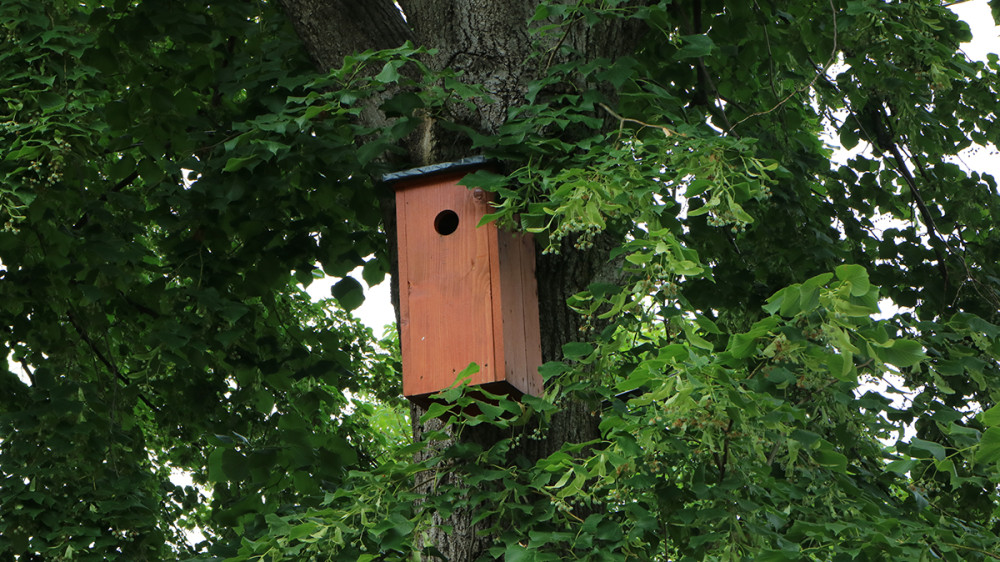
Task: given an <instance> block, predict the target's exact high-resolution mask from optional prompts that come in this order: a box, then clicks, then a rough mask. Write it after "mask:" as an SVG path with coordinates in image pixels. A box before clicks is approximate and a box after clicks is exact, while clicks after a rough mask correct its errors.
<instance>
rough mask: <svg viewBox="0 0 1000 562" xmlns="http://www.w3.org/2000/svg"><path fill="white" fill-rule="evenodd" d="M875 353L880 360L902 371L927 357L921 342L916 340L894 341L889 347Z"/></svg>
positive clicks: (881, 348)
mask: <svg viewBox="0 0 1000 562" xmlns="http://www.w3.org/2000/svg"><path fill="white" fill-rule="evenodd" d="M875 351H876V354H877V355H878V356H879V358H880V359H882V360H883V361H885V362H886V363H891V364H893V365H895V366H897V367H899V368H901V369H904V368H906V367H912V366H914V365H916V364H917V363H920V362H921V361H923V360H924V359H925V358H926V357H927V355H926V354H925V353H924V350H923V346H922V345H921V344H920V342H917V341H914V340H893V341H892V344H891V345H889V346H888V347H879V348H876V350H875Z"/></svg>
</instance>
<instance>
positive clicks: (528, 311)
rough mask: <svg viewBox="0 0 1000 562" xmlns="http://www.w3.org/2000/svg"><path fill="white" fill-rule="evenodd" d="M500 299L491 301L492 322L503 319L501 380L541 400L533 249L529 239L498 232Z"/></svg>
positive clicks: (529, 237) (539, 348)
mask: <svg viewBox="0 0 1000 562" xmlns="http://www.w3.org/2000/svg"><path fill="white" fill-rule="evenodd" d="M497 241H498V250H499V251H498V256H499V270H498V271H499V281H500V295H501V297H500V299H494V318H495V319H497V318H499V319H502V328H500V329H498V333H502V334H503V346H502V349H501V347H500V346H497V361H498V363H500V362H501V361H502V363H500V364H503V365H504V379H505V380H506V381H507V382H508V383H509V384H510V385H511V386H513V387H514V388H516V389H518V390H519V391H521V392H522V393H525V394H531V395H534V396H540V395H541V394H542V377H541V375H539V374H538V367H539V366H541V364H542V351H541V340H540V335H539V324H538V285H537V283H536V281H535V245H534V241H533V240H532V238H531V236H530V235H525V234H516V233H510V232H506V231H498V232H497Z"/></svg>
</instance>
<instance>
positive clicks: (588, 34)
mask: <svg viewBox="0 0 1000 562" xmlns="http://www.w3.org/2000/svg"><path fill="white" fill-rule="evenodd" d="M280 1H281V4H282V6H283V7H284V9H285V11H286V13H287V14H288V17H289V18H290V20H291V21H292V23H293V25H294V26H295V28H296V30H297V32H298V34H299V35H300V37H301V38H302V41H303V43H304V44H305V47H306V49H307V50H308V52H309V53H310V55H311V56H312V57H313V59H314V60H315V61H316V64H317V65H318V66H319V67H320V68H321V69H324V70H326V69H330V68H334V67H337V66H339V65H340V64H342V60H343V57H345V56H347V55H348V54H350V53H352V52H360V51H363V50H365V49H380V48H391V47H395V46H398V45H400V44H402V43H403V42H404V41H406V40H413V41H414V42H415V43H416V44H417V45H419V46H424V47H427V48H432V49H435V50H436V53H435V54H434V55H433V56H431V57H429V58H428V60H427V61H426V63H427V64H428V65H429V66H430V68H432V69H435V70H440V69H445V68H448V69H451V70H454V71H456V72H460V73H461V75H460V76H461V80H463V81H464V82H466V83H468V84H477V85H479V86H481V87H483V88H485V90H486V91H487V93H488V94H489V99H479V100H475V107H474V109H472V110H468V109H466V108H464V107H462V106H460V105H459V104H455V106H454V107H451V108H448V109H449V111H450V114H449V115H448V119H449V120H452V121H456V122H460V123H462V124H464V125H467V126H471V127H473V128H474V129H476V130H478V131H479V132H481V133H483V134H492V133H495V132H496V131H497V130H498V128H499V127H500V126H501V125H502V124H503V123H504V121H505V119H506V118H507V115H508V111H509V109H510V108H512V107H514V106H516V105H518V104H521V103H524V101H525V95H526V91H527V86H528V84H529V83H530V82H531V81H532V80H534V79H536V78H538V77H539V76H541V75H542V74H544V73H545V72H546V71H547V70H548V68H549V67H550V66H551V65H552V64H558V63H560V62H563V61H564V60H565V58H564V56H563V55H562V54H561V49H560V48H561V47H570V48H572V50H573V51H575V52H584V53H587V54H588V57H590V58H597V57H609V58H614V57H615V56H616V55H622V54H629V53H631V52H632V50H633V47H634V45H635V42H636V39H637V36H638V30H637V29H634V28H632V27H631V26H634V25H635V24H634V23H632V22H630V21H629V20H625V19H616V20H612V21H610V22H609V23H606V24H599V25H596V26H587V25H585V24H584V23H583V22H582V21H579V20H577V21H575V22H574V23H571V24H568V26H567V27H566V28H565V29H564V35H562V36H561V37H559V38H558V39H555V38H554V39H550V40H549V41H550V43H551V45H549V49H551V51H550V52H549V54H547V55H545V56H543V57H540V58H537V59H534V60H532V59H531V54H532V52H533V51H534V50H535V49H537V45H534V44H533V42H537V41H539V38H538V37H536V36H532V35H531V34H530V32H529V27H528V23H527V22H528V19H529V18H530V17H531V16H532V14H534V13H535V8H536V6H537V5H538V4H539V1H538V0H510V1H505V2H496V1H495V0H400V2H399V3H400V5H401V7H402V9H403V11H404V13H405V19H404V17H403V16H401V15H400V12H399V11H398V10H396V8H395V7H394V6H393V3H392V2H391V1H390V0H378V1H368V2H352V1H350V0H333V1H330V0H280ZM390 8H391V9H390ZM529 61H530V62H529ZM363 118H364V119H366V120H367V122H366V124H368V125H373V124H374V125H382V124H384V123H385V121H384V116H376V115H368V114H367V113H366V114H365V115H363ZM379 119H382V121H379ZM423 134H424V135H425V138H423V139H420V141H419V142H423V143H425V145H426V146H424V147H422V148H419V147H412V146H411V147H408V148H410V151H409V152H410V154H411V158H412V160H413V161H412V162H410V165H412V166H419V165H426V164H430V163H435V162H447V161H451V160H456V159H459V158H462V157H466V156H470V155H471V154H469V147H468V144H467V142H466V141H465V140H464V139H463V138H461V137H460V136H459V135H457V134H455V133H451V132H449V131H445V130H442V129H440V128H438V127H436V126H435V123H434V122H433V121H431V122H429V123H428V124H427V130H426V131H424V132H423ZM428 135H429V138H428ZM413 142H418V141H417V140H416V139H415V140H414V141H413ZM427 147H432V148H433V150H425V148H427ZM383 203H384V205H385V206H386V208H385V209H384V210H383V217H384V218H385V222H386V224H385V227H386V232H387V234H390V240H389V241H388V242H389V244H390V246H394V245H395V240H394V239H393V238H394V236H391V234H392V233H393V232H395V224H394V222H395V218H394V214H393V213H392V212H391V205H392V202H391V201H389V200H386V201H384V202H383ZM564 246H565V247H564V248H563V251H562V252H561V253H560V254H550V255H545V256H542V255H539V256H538V258H537V263H536V271H537V280H538V295H539V311H540V325H541V340H542V359H543V361H554V360H560V359H562V346H563V344H565V343H567V342H569V341H575V340H579V339H582V337H581V332H580V328H581V325H582V319H581V318H580V317H579V316H578V315H577V314H576V313H574V312H573V311H571V310H570V309H569V308H568V307H567V306H566V299H567V298H568V297H569V296H571V295H572V294H574V293H576V292H578V291H580V290H582V289H584V288H586V287H587V285H588V284H589V283H590V282H591V281H592V280H593V279H594V277H595V276H596V275H598V274H599V271H600V269H601V268H602V267H607V259H606V258H607V255H608V251H609V250H610V245H609V244H597V245H595V247H594V248H593V249H591V250H589V251H585V252H584V251H578V250H574V249H573V248H572V244H571V243H569V242H568V241H567V243H566V244H564ZM390 255H391V256H392V257H393V259H394V258H395V254H394V252H391V253H390ZM394 266H395V264H394ZM395 272H396V268H395V267H393V278H392V283H393V285H394V286H393V290H392V294H393V305H394V307H395V308H396V311H397V312H396V315H397V320H398V315H399V312H398V310H399V301H398V288H397V287H396V286H395V284H396V276H395ZM397 324H398V322H397ZM593 409H594V408H592V407H590V406H588V405H586V404H579V403H568V404H567V405H566V407H565V409H564V411H563V412H562V414H561V415H559V416H555V417H554V419H553V420H552V421H551V423H550V424H549V427H548V429H547V432H546V435H545V436H544V437H543V438H542V439H541V440H534V441H532V440H522V442H524V443H526V444H525V445H524V446H523V447H522V448H521V449H519V450H518V451H517V452H518V454H522V455H524V456H526V457H527V458H528V459H529V460H531V461H535V460H538V459H540V458H543V457H545V456H547V455H549V454H551V453H552V452H553V451H555V450H557V449H558V448H559V447H560V446H561V445H562V444H563V443H567V442H582V441H587V440H590V439H594V438H595V437H597V436H598V428H597V423H598V421H599V418H598V417H597V415H596V414H595V412H593ZM423 413H424V410H423V409H422V408H420V407H417V406H413V407H412V409H411V416H412V420H413V431H414V438H415V439H420V437H421V435H423V433H425V432H426V431H429V430H433V429H437V428H438V427H439V423H438V422H437V421H436V420H432V421H431V422H429V423H428V424H426V426H424V425H421V424H420V423H418V421H417V420H419V418H420V416H421V415H422V414H423ZM480 427H481V426H479V427H469V428H465V431H464V432H463V435H462V439H463V441H471V442H476V443H478V444H480V445H482V446H483V447H489V446H490V445H491V444H492V443H494V442H495V441H494V440H495V439H496V436H495V431H490V429H492V428H489V429H486V430H483V429H480ZM446 445H447V443H441V444H439V446H446ZM440 484H441V483H440V482H438V485H440ZM432 485H433V483H432V482H428V483H427V484H426V485H423V486H420V485H418V489H420V490H422V491H423V492H425V493H433V490H432V487H431V486H432ZM474 516H475V513H472V512H471V511H470V510H456V511H455V512H454V513H452V514H451V515H450V517H448V518H447V519H445V518H442V517H435V518H434V528H432V529H431V530H430V536H429V537H428V538H430V539H431V541H432V542H433V544H434V545H435V546H436V547H437V549H438V551H440V552H441V553H442V555H443V556H444V557H445V559H446V560H451V561H468V560H475V559H477V558H479V557H480V556H482V555H483V554H484V553H485V551H486V549H487V548H488V547H489V546H490V544H491V538H490V537H488V536H480V535H479V534H477V532H476V531H477V530H479V529H482V528H485V526H487V525H488V524H489V521H483V522H480V523H479V524H478V525H473V524H472V519H473V517H474ZM444 526H449V527H451V528H452V531H451V532H450V533H446V532H445V531H444V530H443V527H444Z"/></svg>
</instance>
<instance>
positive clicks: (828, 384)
mask: <svg viewBox="0 0 1000 562" xmlns="http://www.w3.org/2000/svg"><path fill="white" fill-rule="evenodd" d="M785 4H788V3H775V2H770V1H767V0H760V1H758V2H753V3H747V2H728V3H723V2H721V1H719V0H703V1H702V2H691V3H682V2H669V1H665V2H659V3H656V2H625V1H615V0H604V1H601V2H597V1H593V0H580V1H578V2H575V3H562V2H543V3H539V4H538V6H537V9H536V10H535V11H534V15H533V17H532V18H531V19H530V21H526V22H524V29H525V30H530V32H531V33H532V34H533V35H532V37H533V38H534V40H535V41H536V43H537V47H538V48H537V53H536V56H535V57H534V58H532V59H531V60H528V61H526V62H525V64H526V65H532V68H537V69H539V72H538V74H539V78H538V79H537V80H535V81H533V82H532V83H531V84H530V85H529V86H528V88H527V90H526V92H525V95H524V96H523V100H522V103H520V104H519V105H516V106H514V107H512V108H511V109H510V111H509V113H508V115H507V116H506V119H505V121H504V123H503V124H502V125H501V126H500V127H498V128H497V130H495V131H490V133H489V134H486V133H485V132H483V131H480V130H476V129H475V128H472V127H469V126H468V124H467V123H463V122H461V120H459V119H452V116H453V115H455V114H456V113H461V109H462V107H464V106H465V104H467V103H469V102H468V100H470V99H476V98H479V99H481V98H483V97H488V96H489V95H490V94H489V92H488V91H487V89H486V86H485V85H477V84H469V83H466V82H464V81H463V80H462V76H461V75H459V74H457V73H455V72H452V71H450V70H449V69H444V70H432V69H430V68H428V67H427V66H426V65H425V64H424V62H423V61H424V59H425V56H426V55H427V53H428V51H427V49H425V48H424V47H422V46H415V45H412V44H405V45H402V46H400V47H398V48H395V49H389V50H383V51H378V52H374V51H365V52H361V53H356V54H354V55H352V56H349V57H347V59H346V60H345V61H344V64H343V66H342V67H340V68H337V69H334V70H332V71H330V72H317V71H316V70H315V68H314V67H313V66H312V63H311V62H310V61H309V59H308V58H307V56H306V54H305V51H304V50H303V49H302V48H301V45H300V43H299V40H298V38H297V36H296V35H295V32H294V30H293V29H292V28H291V26H290V25H289V24H288V23H287V20H286V18H285V15H284V14H283V13H282V12H281V10H280V8H279V7H278V6H277V5H276V4H275V3H274V2H255V3H251V2H240V1H226V0H223V1H220V2H213V3H207V4H206V3H203V2H194V1H179V2H171V3H164V2H148V1H147V2H122V1H117V2H105V3H102V2H90V1H84V2H77V3H58V2H56V3H45V2H29V1H26V0H7V1H4V2H3V3H2V4H0V25H2V27H3V29H2V33H3V36H2V38H0V40H2V43H0V92H2V93H3V98H4V100H5V101H4V106H2V107H0V136H2V142H0V177H2V178H3V182H2V184H0V222H2V223H3V230H2V232H0V262H2V264H3V266H2V268H0V335H2V341H3V345H4V349H5V352H6V353H8V354H9V355H10V359H11V361H12V362H13V363H15V364H17V365H19V366H20V367H21V368H22V369H23V371H24V373H25V374H24V375H22V376H18V375H17V374H15V373H14V372H13V371H11V370H3V371H2V372H0V554H2V557H3V558H4V559H21V560H32V559H41V558H45V559H54V560H58V559H78V558H79V559H91V558H92V559H111V558H115V557H118V558H119V559H122V560H141V559H149V560H158V559H166V558H171V557H179V558H190V559H215V558H218V559H231V560H247V559H280V558H283V557H284V558H299V559H306V558H308V556H310V555H314V556H316V557H317V558H319V559H325V557H331V558H334V559H354V558H357V559H362V560H371V559H380V560H381V559H405V558H408V557H409V556H410V555H411V554H412V553H420V552H423V553H426V554H433V553H434V551H435V550H434V549H435V547H434V545H432V544H428V542H427V540H426V534H425V533H426V531H427V529H428V527H429V525H431V524H432V520H431V515H432V514H434V513H437V514H447V513H449V512H450V511H452V510H457V509H472V510H474V511H475V512H476V513H477V516H476V517H477V519H479V520H481V521H485V522H486V523H487V527H488V529H489V531H490V533H491V536H492V537H494V539H493V541H492V543H491V544H492V546H491V547H490V549H489V550H488V552H487V553H486V556H490V557H503V556H505V557H506V558H507V559H510V560H562V559H568V558H580V559H595V560H596V559H600V560H607V559H629V558H639V559H654V560H701V559H706V560H707V559H711V560H772V561H779V560H799V559H808V560H854V559H857V560H873V559H906V560H924V559H944V560H986V559H997V558H1000V555H997V554H996V553H997V552H1000V503H998V501H1000V500H998V496H997V485H998V483H1000V405H998V403H1000V370H998V367H1000V365H998V359H1000V312H998V311H1000V271H998V264H997V261H996V259H995V256H996V255H998V252H997V249H998V243H1000V240H998V234H997V232H996V230H995V229H994V228H993V226H994V224H993V223H994V221H995V217H997V216H1000V194H998V192H997V183H996V181H995V179H994V178H993V177H992V176H990V175H987V174H980V173H978V172H975V171H971V170H968V169H967V168H966V167H964V166H963V165H962V164H961V161H960V159H958V158H957V155H958V154H959V153H960V152H961V151H963V150H965V149H967V148H969V147H970V146H972V145H973V143H976V144H978V145H983V146H992V145H991V144H990V143H995V142H997V140H998V138H1000V129H998V124H997V115H996V112H995V110H994V109H993V108H995V107H996V103H997V99H998V94H1000V92H998V89H1000V84H998V79H997V76H998V71H1000V63H998V58H997V56H996V55H990V57H989V60H988V61H987V62H985V63H983V62H975V61H970V60H968V59H967V58H966V57H965V56H964V54H963V53H962V52H961V49H960V43H961V42H963V41H966V40H968V39H969V38H970V35H969V31H968V27H967V26H966V25H965V24H964V23H962V22H961V21H959V20H957V18H956V17H955V16H954V15H953V14H952V13H951V12H950V11H949V10H948V9H947V8H946V7H944V6H943V5H942V3H941V2H937V1H933V0H910V1H906V2H882V1H876V0H848V1H840V0H833V1H818V0H817V1H803V2H795V3H790V4H788V5H785ZM991 4H992V6H993V13H994V16H1000V4H998V3H997V2H991ZM614 18H628V19H633V20H636V21H637V22H639V23H640V24H641V29H642V31H643V35H642V38H641V40H640V44H639V48H638V49H635V50H634V52H629V53H621V54H620V56H617V57H613V58H595V57H593V56H592V55H591V54H589V53H587V52H576V51H574V50H573V46H572V45H571V44H570V43H567V42H563V41H561V40H560V37H562V36H563V35H564V34H566V33H568V30H569V29H571V28H573V27H574V26H593V25H598V24H600V23H601V22H603V21H607V20H609V19H614ZM553 52H559V53H561V55H560V57H559V60H557V61H555V62H553V60H554V59H553V56H552V53H553ZM563 60H565V61H567V62H562V61H563ZM370 100H380V101H379V102H378V104H379V109H380V110H381V111H382V112H383V113H384V114H385V115H386V116H387V117H388V118H389V119H390V126H388V127H377V128H376V127H372V126H370V125H366V124H365V121H364V120H363V119H361V118H360V117H361V115H362V113H363V112H364V111H366V108H367V107H369V106H368V105H366V104H369V103H370ZM428 116H433V118H434V119H436V120H437V121H438V123H440V125H441V126H442V127H444V128H445V129H447V130H449V131H450V132H451V134H453V135H454V136H455V138H461V139H463V140H462V142H464V143H467V145H468V146H470V147H472V149H473V150H475V151H476V152H480V153H484V154H487V155H489V156H491V157H494V158H497V159H499V160H500V161H502V162H504V163H506V165H507V166H508V169H507V171H506V173H504V174H503V175H498V174H486V173H480V174H477V175H476V176H475V177H473V178H470V180H469V182H470V183H475V184H476V185H481V186H483V187H486V188H488V189H491V190H494V191H496V192H497V193H498V194H499V195H500V197H501V201H502V204H501V205H499V206H498V208H497V211H496V214H495V215H494V217H493V218H494V219H495V220H498V221H500V222H501V223H503V224H513V222H514V217H515V215H517V216H519V217H520V224H521V225H522V226H523V228H525V229H527V230H529V231H531V232H534V233H536V236H537V239H538V240H539V243H540V247H541V248H542V249H543V250H544V251H545V252H550V253H551V252H582V251H589V250H591V249H592V248H593V246H594V244H601V243H603V242H604V241H607V240H612V241H613V242H614V249H613V250H612V251H611V253H610V255H609V256H608V263H609V266H608V271H606V272H603V273H602V275H601V276H600V277H599V278H595V279H593V280H588V281H589V285H588V288H587V290H585V291H582V292H580V293H578V294H576V295H574V296H573V297H572V298H571V299H570V302H569V305H570V306H571V307H572V309H573V310H574V311H576V313H578V314H580V315H583V316H584V317H585V318H588V319H589V322H588V323H586V324H585V325H586V326H591V329H585V330H584V331H582V332H581V333H580V334H577V335H576V336H575V337H574V338H573V339H574V340H576V341H571V342H569V343H567V344H566V345H565V346H564V347H563V352H564V356H565V357H564V361H559V362H555V361H553V362H549V363H547V364H546V365H545V366H544V367H543V375H544V376H545V377H546V380H547V391H546V394H545V396H542V397H526V398H525V399H524V400H523V402H514V401H511V400H508V399H506V398H502V397H496V398H495V400H492V401H488V402H484V401H482V400H481V399H478V398H475V397H473V396H471V395H468V394H466V393H465V392H464V391H463V390H462V389H461V388H455V389H452V390H449V391H447V392H446V393H445V394H444V396H443V400H445V401H446V402H457V403H458V404H460V405H463V406H464V405H468V404H470V403H472V402H476V403H477V405H478V412H479V413H478V414H475V415H472V414H469V413H465V414H456V413H455V412H456V411H464V412H470V411H474V410H472V409H464V410H455V409H451V408H447V407H445V406H444V403H441V404H436V405H434V406H432V407H431V408H430V410H429V411H428V412H427V413H426V414H425V416H426V417H436V416H438V417H441V418H442V420H443V421H444V423H445V425H446V429H449V428H450V430H451V431H452V432H454V433H459V434H460V433H461V432H462V431H463V430H464V429H465V428H467V427H474V426H478V425H482V424H489V425H492V426H495V428H496V431H497V432H498V434H499V435H501V436H502V438H500V439H499V440H498V441H497V442H496V443H495V444H493V445H492V446H489V447H481V446H477V445H474V444H471V443H463V442H461V440H458V441H457V442H456V443H457V444H454V445H452V446H450V447H444V448H441V449H440V450H437V451H433V452H432V454H429V455H424V456H423V457H421V458H422V459H423V460H420V461H419V462H418V461H415V460H414V456H413V454H414V453H415V452H416V451H418V450H423V449H424V448H425V447H427V443H428V442H430V441H433V440H434V439H435V438H438V437H442V436H444V430H442V432H441V433H430V434H427V435H425V436H424V440H423V441H421V442H418V443H410V441H409V438H408V433H409V428H408V424H407V423H406V421H405V419H406V415H407V413H408V410H407V409H406V407H405V403H404V402H403V401H402V400H401V398H400V397H399V396H398V393H399V381H398V374H397V373H398V371H399V365H398V358H397V357H398V356H397V354H396V352H395V345H394V343H393V339H394V337H393V336H388V337H387V338H386V339H384V340H382V341H379V339H378V338H376V337H375V336H374V334H373V333H372V331H371V330H370V329H368V328H365V327H364V326H362V325H360V324H359V323H358V322H357V321H356V320H354V319H353V318H352V317H351V315H350V314H349V310H351V309H353V308H355V307H356V306H357V305H358V304H359V302H360V300H361V299H363V295H362V294H361V284H360V283H359V282H358V280H356V279H353V278H352V277H350V276H349V275H348V274H349V273H350V272H351V271H352V270H354V269H355V268H357V267H359V266H361V267H362V271H363V279H364V281H366V282H368V283H369V284H373V283H377V282H379V281H381V280H382V279H383V278H384V277H385V276H386V273H387V272H388V271H389V269H390V264H389V251H388V243H387V241H386V238H385V234H384V229H383V228H382V224H381V222H382V215H381V213H380V211H379V196H380V195H384V194H383V193H381V191H380V190H382V189H384V188H382V187H380V186H379V185H377V184H376V182H374V181H373V178H378V177H379V175H380V174H381V173H383V172H385V171H388V170H389V169H390V168H391V167H395V166H399V164H400V162H401V160H403V159H405V156H401V154H404V153H405V151H404V149H403V147H404V145H405V143H406V142H408V141H407V139H408V138H409V135H410V134H411V133H412V132H413V131H414V130H416V129H417V128H418V127H419V126H420V124H421V123H422V122H423V120H425V119H427V117H428ZM831 128H833V130H835V131H836V135H837V139H835V140H831V139H829V138H827V136H826V135H827V131H829V130H830V129H831ZM836 142H839V144H841V145H842V146H844V147H845V148H848V149H850V148H854V147H856V146H859V147H866V148H867V149H868V150H865V151H861V152H859V153H857V154H855V155H854V156H852V157H851V158H850V159H849V160H847V161H846V162H843V163H833V161H832V160H831V158H832V155H833V148H832V146H831V143H836ZM323 274H326V275H332V276H336V277H340V278H343V280H342V281H340V282H339V283H338V284H337V285H336V286H335V287H334V298H331V299H329V300H326V301H323V302H319V303H313V302H312V301H311V300H310V299H309V297H308V295H307V294H306V293H305V292H304V289H303V286H307V285H309V283H310V282H311V281H312V280H313V279H314V278H315V277H317V276H319V275H323ZM543 282H544V280H543ZM882 299H890V300H891V302H893V303H895V304H897V305H899V306H900V307H902V308H901V309H900V312H898V313H896V314H894V315H893V316H891V317H889V318H885V319H881V320H875V319H873V317H874V316H876V315H877V314H878V313H879V302H880V301H882ZM878 384H883V388H885V389H884V390H882V391H876V390H874V388H873V386H872V385H878ZM886 384H887V385H888V386H887V387H886V386H885V385H886ZM889 397H894V398H897V399H895V400H890V399H889ZM569 400H575V401H583V402H585V403H586V404H588V405H589V407H590V409H591V410H593V412H594V415H597V416H599V417H600V430H601V436H600V438H599V439H597V440H594V441H591V442H585V443H572V442H570V443H566V444H565V445H564V446H563V448H562V449H561V450H560V451H558V452H556V453H554V454H551V455H548V456H545V457H543V458H540V459H532V458H527V457H525V456H524V455H523V454H522V453H521V451H522V449H521V448H520V446H521V445H523V444H524V442H526V441H531V440H533V439H538V438H539V437H540V436H541V435H543V434H544V433H545V432H546V431H547V422H548V420H549V419H550V418H551V416H552V415H553V413H554V412H556V411H558V410H559V409H560V408H561V407H563V406H564V405H565V404H566V402H567V401H569ZM911 433H912V435H911ZM904 437H905V439H904ZM172 471H183V472H186V473H188V474H190V475H192V477H193V479H194V483H195V484H197V486H179V485H176V484H174V483H172V482H171V480H170V475H171V473H172ZM445 473H457V474H461V475H462V480H464V482H465V486H441V487H439V488H438V489H436V490H435V493H434V494H432V495H422V494H418V493H416V492H415V491H414V490H415V488H414V481H426V480H427V479H437V478H440V477H441V475H442V474H445ZM195 528H197V529H198V530H199V531H200V532H201V533H203V534H204V537H205V540H204V542H201V543H199V544H196V545H194V544H189V542H188V539H187V535H186V533H187V532H188V531H189V530H191V529H195Z"/></svg>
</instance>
